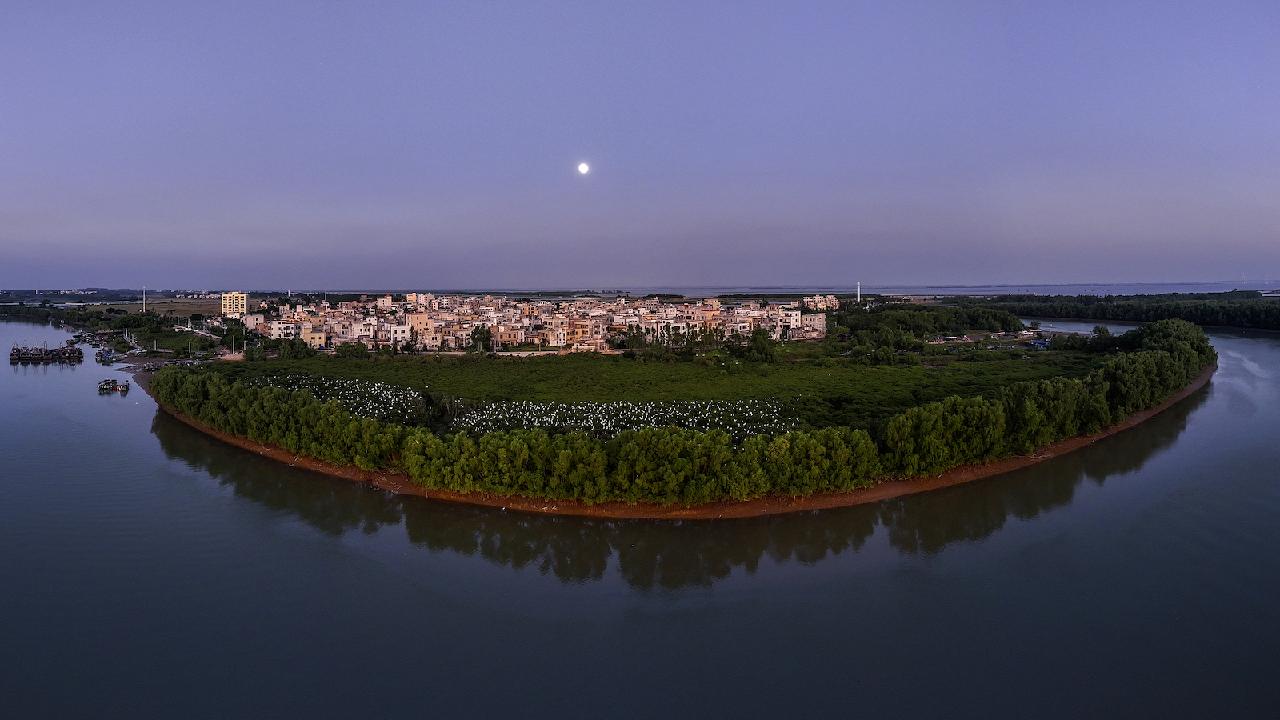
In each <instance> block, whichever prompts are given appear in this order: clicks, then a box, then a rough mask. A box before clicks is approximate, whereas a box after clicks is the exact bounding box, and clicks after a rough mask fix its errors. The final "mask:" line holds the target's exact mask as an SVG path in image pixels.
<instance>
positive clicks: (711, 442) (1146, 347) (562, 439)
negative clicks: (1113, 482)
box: [150, 316, 1216, 506]
mask: <svg viewBox="0 0 1280 720" xmlns="http://www.w3.org/2000/svg"><path fill="white" fill-rule="evenodd" d="M849 322H858V320H857V319H856V316H855V319H850V320H849ZM874 333H881V334H885V333H888V334H890V335H891V334H892V333H891V332H889V331H883V330H874V331H873V334H874ZM855 335H856V334H855ZM859 337H861V339H862V340H874V338H869V337H865V336H855V338H854V341H855V342H856V341H858V339H859ZM1059 344H1060V345H1063V347H1062V351H1063V352H1069V351H1076V352H1088V353H1093V354H1094V355H1095V357H1096V360H1095V361H1094V362H1092V363H1091V364H1089V366H1088V369H1087V371H1086V372H1083V373H1082V374H1078V375H1076V376H1061V377H1051V378H1041V379H1035V380H1023V381H1018V382H1011V383H1007V384H1004V385H1002V386H1000V387H998V388H988V389H987V390H986V392H984V393H982V394H975V395H968V396H961V395H951V396H948V397H945V398H942V399H938V400H933V401H929V402H922V403H919V404H916V405H913V406H911V407H908V408H906V409H903V410H901V411H899V412H896V413H895V414H893V415H891V416H889V417H885V418H880V419H878V420H877V421H876V422H874V423H867V424H864V426H861V427H855V426H853V425H848V424H845V425H841V424H832V425H827V426H813V424H812V423H810V424H806V425H805V426H803V427H801V428H800V429H793V430H788V431H786V432H779V433H776V434H754V435H748V436H746V437H734V436H732V435H730V433H728V432H725V431H724V430H720V429H710V430H694V429H688V428H681V427H645V428H639V429H629V430H624V431H622V432H618V433H616V434H614V435H612V436H609V437H599V436H596V435H593V434H591V433H588V432H582V431H576V430H575V431H567V432H555V431H549V430H547V429H544V428H513V429H507V430H495V431H490V432H482V433H475V432H467V431H452V432H450V431H439V430H433V429H432V428H431V427H428V426H424V425H411V424H404V423H400V422H393V421H388V420H380V419H377V418H372V417H361V416H358V415H356V414H353V413H352V412H351V411H350V410H349V409H348V408H346V407H344V406H343V404H341V403H340V402H338V401H337V400H332V399H330V400H322V399H320V398H317V397H316V395H315V394H313V392H311V391H309V390H306V389H300V390H290V389H286V388H282V387H273V386H271V385H268V384H255V383H252V382H249V381H248V380H247V379H236V378H235V377H229V376H228V375H227V374H226V373H224V372H222V371H220V370H218V369H213V368H187V367H168V368H164V369H162V370H160V371H158V372H157V373H156V374H155V375H154V377H153V378H152V379H151V381H150V391H151V392H152V394H153V395H154V397H155V398H156V400H157V401H158V402H159V403H161V404H162V405H163V406H164V407H166V408H167V409H170V410H172V411H175V412H178V413H181V414H182V415H184V416H186V417H188V418H190V419H192V420H194V421H196V422H198V423H200V424H201V425H203V426H206V427H208V428H211V429H213V430H216V431H218V432H222V433H226V434H228V435H231V436H235V437H238V438H246V439H248V440H252V441H253V442H256V443H262V444H266V445H269V446H273V447H276V448H280V449H283V450H285V451H287V452H289V453H293V454H296V455H299V456H306V457H310V458H314V459H316V460H319V461H322V462H324V463H329V464H332V465H334V466H346V467H354V468H359V469H361V470H365V471H380V472H389V473H398V474H402V475H404V476H405V477H407V478H409V480H410V481H411V482H412V483H414V484H416V485H418V486H421V487H423V488H428V489H434V490H440V491H446V492H451V493H460V494H468V493H484V494H490V495H496V496H511V497H524V498H535V499H545V500H553V501H559V502H564V501H567V502H574V503H580V504H585V505H591V504H595V503H606V502H623V503H646V504H653V505H660V506H671V505H681V506H696V505H701V504H707V503H716V502H733V501H744V500H750V499H753V498H762V497H769V496H779V497H805V496H810V495H813V494H817V493H840V492H848V491H854V490H859V489H864V488H870V487H873V486H875V485H878V484H880V483H883V482H886V481H891V480H894V479H900V478H906V477H912V476H921V475H936V474H938V473H941V472H943V471H946V470H948V469H952V468H956V467H959V466H964V465H972V464H978V463H985V462H989V461H992V460H996V459H1000V458H1006V457H1010V456H1014V455H1024V454H1027V453H1030V452H1033V451H1035V450H1036V449H1037V448H1040V447H1043V446H1046V445H1049V444H1051V443H1054V442H1056V441H1060V440H1063V439H1066V438H1071V437H1076V436H1080V435H1088V434H1092V433H1096V432H1098V431H1100V430H1102V429H1103V428H1106V427H1108V426H1110V425H1113V424H1115V423H1118V422H1121V421H1123V420H1124V419H1125V418H1127V417H1129V416H1131V415H1133V414H1134V413H1138V412H1141V411H1143V410H1146V409H1149V408H1152V407H1154V406H1156V405H1159V404H1160V403H1162V402H1163V401H1165V400H1166V398H1168V397H1170V396H1172V395H1174V394H1175V393H1177V392H1179V391H1180V390H1182V389H1183V388H1184V387H1186V386H1187V385H1188V383H1190V382H1192V380H1193V379H1195V378H1197V377H1198V376H1200V375H1201V374H1202V373H1203V372H1204V371H1205V369H1206V368H1208V367H1210V366H1211V365H1213V364H1214V363H1215V361H1216V354H1215V353H1214V350H1213V348H1212V347H1211V345H1210V344H1209V342H1208V339H1207V337H1206V336H1205V334H1204V332H1203V331H1202V330H1200V329H1199V328H1198V327H1196V326H1195V325H1193V324H1191V323H1188V322H1185V321H1182V320H1177V319H1168V320H1161V321H1158V322H1153V323H1151V324H1149V325H1145V326H1143V327H1140V328H1138V329H1135V330H1133V331H1130V332H1128V333H1125V334H1123V335H1117V336H1107V335H1105V334H1102V335H1100V336H1098V337H1095V338H1092V339H1089V340H1085V339H1079V340H1067V339H1064V340H1062V341H1060V342H1059ZM892 345H893V338H891V337H890V338H887V339H886V344H885V345H882V346H881V347H886V346H887V347H892ZM890 357H892V358H896V357H898V354H897V353H896V352H895V353H893V354H892V355H891V356H890ZM366 362H367V361H366Z"/></svg>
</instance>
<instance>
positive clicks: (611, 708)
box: [0, 323, 1280, 718]
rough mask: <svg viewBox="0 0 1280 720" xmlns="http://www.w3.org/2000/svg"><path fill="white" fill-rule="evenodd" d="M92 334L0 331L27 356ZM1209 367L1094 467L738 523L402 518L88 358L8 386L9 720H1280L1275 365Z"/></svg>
mask: <svg viewBox="0 0 1280 720" xmlns="http://www.w3.org/2000/svg"><path fill="white" fill-rule="evenodd" d="M1055 325H1056V326H1057V327H1062V326H1063V325H1064V324H1063V323H1055ZM1090 325H1091V324H1083V325H1081V327H1089V326H1090ZM65 337H66V334H65V333H64V332H63V331H60V330H57V329H54V328H50V327H42V326H37V325H29V324H12V323H0V348H3V349H4V350H6V351H7V349H8V347H9V345H11V344H12V343H14V342H18V343H25V344H38V343H40V342H48V343H50V345H53V344H55V343H59V342H61V341H62V340H63V339H65ZM1213 341H1214V344H1215V346H1216V347H1217V348H1218V352H1219V353H1220V355H1221V369H1220V370H1219V372H1218V374H1217V375H1216V376H1215V378H1214V380H1213V382H1212V384H1211V385H1210V386H1209V387H1208V388H1206V389H1205V390H1203V391H1201V392H1199V393H1197V394H1196V395H1194V396H1193V397H1192V398H1190V399H1189V400H1188V401H1186V402H1183V403H1181V404H1180V405H1178V406H1176V407H1175V408H1174V409H1172V410H1170V411H1168V412H1166V413H1165V414H1162V415H1160V416H1158V417H1157V418H1155V419H1153V420H1151V421H1150V422H1148V423H1146V424H1145V425H1143V426H1141V427H1139V428H1137V429H1135V430H1132V431H1129V432H1126V433H1123V434H1121V435H1118V436H1116V437H1113V438H1110V439H1108V440H1105V441H1103V442H1100V443H1098V444H1097V445H1095V446H1092V447H1090V448H1087V449H1084V450H1082V451H1080V452H1077V453H1074V454H1072V455H1069V456H1067V457H1063V458H1059V459H1056V460H1052V461H1049V462H1046V463H1044V464H1041V465H1039V466H1036V467H1034V468H1029V469H1026V470H1023V471H1019V472H1015V473H1011V474H1009V475H1006V476H1003V477H999V478H995V479H990V480H986V481H982V482H978V483H974V484H971V485H967V486H961V487H955V488H951V489H948V490H944V491H940V492H936V493H930V494H925V495H918V496H913V497H906V498H900V499H896V500H892V501H888V502H884V503H881V504H878V505H869V506H862V507H855V508H850V509H846V510H836V511H827V512H819V513H809V514H804V515H794V516H787V517H779V518H768V519H760V520H746V521H727V522H713V523H705V522H690V523H655V522H604V521H589V520H580V519H569V518H542V517H530V516H524V515H518V514H514V513H504V512H501V511H493V510H481V509H473V508H465V507H454V506H449V505H443V504H435V503H431V502H428V501H425V500H421V499H418V498H405V499H401V498H397V497H394V496H391V495H388V494H386V493H383V492H381V491H378V490H374V489H370V488H366V487H362V486H358V485H354V484H351V483H348V482H345V481H341V480H335V479H331V478H327V477H324V476H319V475H314V474H310V473H307V472H303V471H299V470H294V469H291V468H288V467H286V466H283V465H280V464H277V463H274V462H271V461H267V460H263V459H261V458H258V457H257V456H254V455H252V454H250V453H246V452H243V451H241V450H237V449H235V448H231V447H228V446H224V445H222V444H220V443H218V442H216V441H214V440H211V439H209V438H207V437H205V436H203V435H201V434H199V433H197V432H195V431H193V430H191V429H190V428H188V427H186V426H184V425H181V424H179V423H178V422H176V421H174V420H172V419H171V418H169V417H168V416H166V415H163V414H160V413H158V412H157V411H156V408H155V405H154V403H152V402H151V400H150V399H149V398H148V397H147V396H146V395H145V394H144V393H142V392H140V391H138V390H136V389H135V390H134V391H133V392H132V393H130V394H129V395H128V396H127V397H119V396H115V395H112V396H99V395H98V394H97V392H96V389H95V385H96V383H97V382H98V380H100V379H102V378H104V377H108V376H113V375H117V373H116V372H115V371H112V370H109V369H104V368H102V367H100V366H97V365H95V364H94V363H93V362H92V360H90V361H89V362H87V363H85V364H84V365H80V366H77V367H59V366H47V367H46V366H40V367H22V366H18V367H13V368H6V369H5V370H4V371H0V410H3V416H2V417H0V457H2V458H3V464H2V465H0V577H3V578H4V585H3V590H2V591H0V698H2V700H0V702H2V703H3V708H4V714H5V715H6V716H7V717H95V718H101V717H139V716H168V717H297V716H307V717H393V716H394V717H442V716H459V715H461V714H463V713H471V714H474V715H476V716H486V715H492V714H495V713H498V712H503V713H510V714H511V715H512V716H516V717H560V718H562V717H566V716H567V717H577V716H596V717H621V716H637V717H638V716H645V717H653V716H657V715H659V714H662V715H669V716H680V717H692V716H697V717H723V716H753V717H759V716H761V715H766V714H776V716H778V717H811V716H813V715H814V714H816V713H827V714H831V715H839V716H841V717H853V716H859V715H866V714H870V713H876V714H878V715H879V716H882V717H906V716H912V715H914V716H925V717H949V718H953V717H991V716H995V715H1003V716H1016V717H1125V716H1129V717H1158V716H1181V717H1186V716H1199V717H1243V716H1252V717H1273V716H1274V715H1273V713H1274V711H1275V708H1276V706H1277V704H1278V703H1280V684H1277V683H1276V682H1275V678H1274V674H1275V673H1274V667H1275V660H1274V658H1275V655H1276V653H1277V651H1278V650H1280V602H1277V597H1280V335H1249V334H1244V333H1234V332H1225V331H1215V332H1214V333H1213ZM117 376H118V375H117Z"/></svg>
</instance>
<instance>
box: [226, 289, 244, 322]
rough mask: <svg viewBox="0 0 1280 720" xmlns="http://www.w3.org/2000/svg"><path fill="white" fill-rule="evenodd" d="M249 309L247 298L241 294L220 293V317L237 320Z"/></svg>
mask: <svg viewBox="0 0 1280 720" xmlns="http://www.w3.org/2000/svg"><path fill="white" fill-rule="evenodd" d="M248 309H249V296H248V295H247V294H245V293H242V292H224V293H222V315H223V316H224V317H232V318H238V317H240V316H241V315H244V314H245V312H246V311H247V310H248Z"/></svg>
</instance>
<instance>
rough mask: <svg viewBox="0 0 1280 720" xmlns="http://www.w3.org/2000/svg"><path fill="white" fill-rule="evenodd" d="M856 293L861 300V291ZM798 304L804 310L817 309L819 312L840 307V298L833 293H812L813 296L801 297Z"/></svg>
mask: <svg viewBox="0 0 1280 720" xmlns="http://www.w3.org/2000/svg"><path fill="white" fill-rule="evenodd" d="M858 295H859V300H861V295H862V293H861V292H859V293H858ZM800 304H801V305H803V306H804V308H805V309H806V310H817V311H819V312H822V311H825V310H839V309H840V300H839V299H838V298H836V296H835V295H814V296H813V297H807V298H804V299H802V300H801V301H800Z"/></svg>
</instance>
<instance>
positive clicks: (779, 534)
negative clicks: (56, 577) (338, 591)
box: [151, 390, 1208, 589]
mask: <svg viewBox="0 0 1280 720" xmlns="http://www.w3.org/2000/svg"><path fill="white" fill-rule="evenodd" d="M1207 396H1208V391H1207V390H1205V391H1201V392H1198V393H1196V394H1195V395H1194V396H1192V397H1191V398H1189V399H1188V400H1186V401H1184V402H1182V403H1180V404H1178V405H1177V406H1176V407H1174V408H1172V409H1170V410H1168V411H1166V412H1164V413H1162V414H1160V415H1158V416H1157V417H1155V418H1152V419H1151V420H1149V421H1147V422H1146V423H1144V424H1143V426H1142V427H1141V428H1139V429H1136V430H1133V431H1130V432H1126V433H1121V434H1120V435H1117V436H1115V437H1113V438H1109V439H1108V440H1106V441H1105V444H1104V445H1102V446H1095V447H1091V448H1087V449H1085V450H1082V451H1079V452H1075V453H1071V454H1069V455H1067V456H1065V457H1062V458H1058V459H1056V460H1054V461H1051V462H1048V463H1044V464H1041V465H1038V466H1034V467H1030V468H1025V469H1023V470H1019V471H1016V472H1013V473H1009V474H1008V475H1004V476H1001V477H997V478H991V479H987V480H983V481H979V482H976V483H972V484H969V485H961V486H956V487H953V488H948V489H945V490H939V491H936V492H931V493H923V494H920V495H909V496H906V497H902V498H896V499H893V500H888V501H884V502H881V503H876V504H870V505H862V506H857V507H851V508H844V509H840V510H829V511H823V512H809V513H798V514H792V515H783V516H778V517H772V518H755V519H747V520H728V521H717V522H696V521H683V522H672V521H661V522H656V521H613V520H591V519H582V518H567V517H544V516H537V515H526V514H521V513H509V512H500V511H495V510H491V509H486V508H473V507H466V506H458V505H450V504H446V503H437V502H432V501H429V500H424V499H422V498H414V497H399V496H396V495H392V494H391V493H387V492H384V491H382V490H378V489H376V488H370V487H366V486H362V485H358V484H355V483H351V482H348V481H345V480H338V479H335V478H330V477H327V476H324V475H317V474H315V473H311V472H307V471H303V470H297V469H294V468H289V467H285V466H283V465H281V464H280V463H277V462H275V461H272V460H268V459H265V458H262V457H259V456H257V455H254V454H252V453H249V452H246V451H243V450H240V449H238V448H234V447H231V446H228V445H225V444H223V443H221V442H219V441H217V440H214V439H212V438H210V437H208V436H206V435H204V434H202V433H200V432H198V431H196V430H193V429H191V428H189V427H187V426H186V425H183V424H182V423H180V422H178V421H177V420H174V419H173V418H171V417H170V416H168V415H166V414H164V413H161V412H157V413H156V416H155V419H154V420H153V422H152V428H151V429H152V432H153V433H154V434H155V435H156V437H157V438H158V439H159V441H160V446H161V447H162V448H163V450H164V452H165V454H166V455H168V456H169V457H170V458H172V459H175V460H179V461H182V462H185V463H186V464H188V465H189V466H191V467H193V468H196V469H199V470H203V471H204V472H207V473H208V474H209V475H211V476H212V477H214V478H215V479H217V480H218V482H219V483H221V484H222V485H225V486H228V487H230V488H231V489H232V490H233V492H234V493H235V494H236V496H238V497H243V498H246V499H249V500H252V501H254V502H256V503H259V504H261V505H263V506H266V507H269V508H271V509H273V510H277V511H280V512H285V513H289V514H291V515H294V516H296V517H298V518H299V519H301V520H303V521H304V522H306V523H307V524H309V525H311V526H312V527H315V528H316V529H317V530H320V531H321V532H324V533H327V534H330V535H341V534H344V533H346V532H349V531H352V530H359V531H361V532H364V533H374V532H377V531H378V530H379V529H380V528H383V527H385V526H394V525H400V524H403V525H404V528H405V531H406V533H407V535H408V538H409V540H410V542H412V543H413V544H415V545H418V546H420V547H424V548H428V549H430V550H433V551H441V552H451V553H456V554H459V555H466V556H479V557H481V558H483V559H485V560H487V561H489V562H493V563H498V564H501V565H504V566H508V567H512V568H517V569H519V568H536V569H537V571H538V572H541V573H543V574H548V573H549V574H551V575H553V576H554V577H556V578H558V579H560V580H561V581H564V582H586V581H594V580H600V579H601V578H603V577H605V575H606V573H608V572H609V568H610V565H611V564H616V567H617V571H618V573H619V574H620V575H621V577H622V578H623V579H624V580H625V581H626V582H627V583H629V584H630V585H631V586H632V587H635V588H639V589H676V588H682V587H689V586H700V585H701V586H708V585H711V584H713V583H715V582H716V581H718V580H723V579H724V578H727V577H729V576H730V575H731V574H732V573H733V572H734V570H735V569H741V570H743V571H745V572H747V573H754V572H755V571H756V569H757V568H758V567H759V564H760V561H761V559H762V558H765V557H766V556H767V557H768V558H769V559H771V560H773V561H774V562H777V563H786V562H798V563H805V564H812V563H816V562H819V561H821V560H823V559H824V558H827V557H831V556H834V555H839V554H841V553H844V552H847V551H850V550H853V551H857V550H858V549H860V548H861V547H862V546H863V545H864V544H865V543H866V541H867V540H868V539H869V538H870V537H871V536H872V535H873V534H874V533H875V530H876V527H877V525H880V526H883V527H884V528H885V529H886V532H887V537H888V540H889V543H890V544H891V545H892V547H894V548H896V549H897V550H899V551H901V552H905V553H936V552H938V551H940V550H942V549H943V548H945V547H947V546H948V545H950V544H952V543H956V542H960V541H974V540H981V539H983V538H986V537H988V536H990V535H991V534H992V533H994V532H996V531H997V530H999V529H1000V528H1001V527H1003V526H1004V524H1005V521H1006V520H1007V519H1008V518H1009V517H1010V516H1013V517H1015V518H1021V519H1030V518H1033V517H1035V516H1037V515H1039V514H1040V513H1041V512H1044V511H1045V510H1049V509H1052V508H1056V507H1063V506H1066V505H1068V504H1069V503H1070V502H1071V501H1072V499H1073V497H1074V495H1075V491H1076V488H1077V486H1078V485H1079V484H1080V482H1081V481H1082V480H1084V479H1085V478H1089V479H1090V480H1092V481H1094V482H1096V483H1098V484H1101V483H1103V482H1104V481H1105V480H1107V479H1108V478H1111V477H1114V476H1118V475H1124V474H1127V473H1131V472H1133V471H1136V470H1138V469H1139V468H1141V467H1142V465H1143V464H1144V463H1146V462H1147V461H1148V460H1149V459H1151V458H1152V457H1153V456H1155V455H1156V454H1157V453H1158V452H1160V451H1161V450H1162V449H1163V448H1166V447H1168V446H1169V445H1171V444H1172V443H1173V442H1174V440H1175V439H1176V438H1177V437H1178V435H1179V434H1181V432H1182V431H1183V429H1184V428H1185V427H1186V421H1187V418H1188V416H1190V414H1191V413H1192V412H1194V411H1195V409H1196V408H1197V407H1199V406H1200V405H1202V404H1203V403H1204V402H1205V399H1206V398H1207Z"/></svg>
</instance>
